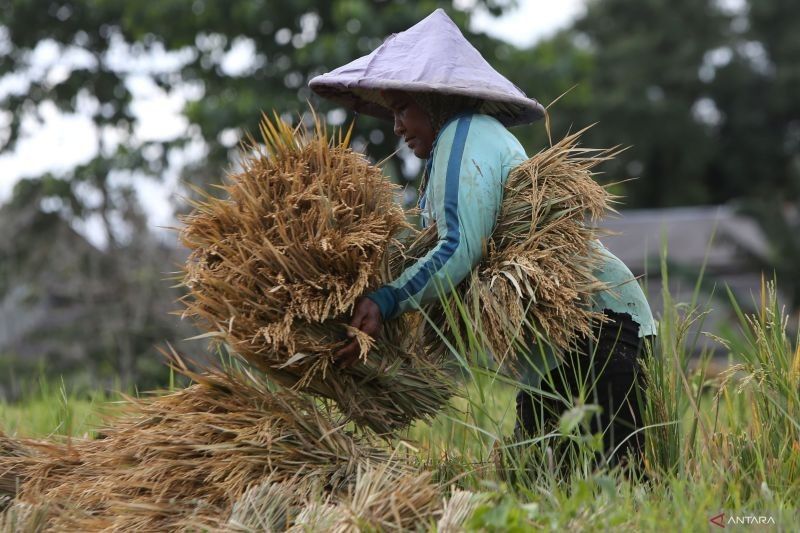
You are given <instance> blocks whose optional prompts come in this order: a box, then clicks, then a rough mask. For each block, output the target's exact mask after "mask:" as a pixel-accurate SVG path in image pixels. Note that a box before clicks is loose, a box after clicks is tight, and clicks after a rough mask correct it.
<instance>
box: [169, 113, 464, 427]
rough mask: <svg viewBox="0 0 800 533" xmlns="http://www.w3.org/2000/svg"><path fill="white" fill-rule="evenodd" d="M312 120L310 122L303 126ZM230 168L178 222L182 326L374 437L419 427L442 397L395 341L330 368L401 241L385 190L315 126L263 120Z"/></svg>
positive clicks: (395, 330)
mask: <svg viewBox="0 0 800 533" xmlns="http://www.w3.org/2000/svg"><path fill="white" fill-rule="evenodd" d="M315 118H316V117H315ZM261 134H262V141H263V144H262V145H258V144H256V143H255V141H253V140H252V139H251V140H250V143H249V145H248V146H247V147H246V150H247V151H246V152H244V154H243V155H244V160H243V162H242V168H241V170H240V171H238V172H234V173H231V174H230V175H229V176H228V180H227V183H225V184H224V185H221V186H220V189H221V192H222V194H221V197H215V196H212V195H211V194H210V193H202V196H203V197H202V199H201V200H198V201H195V202H193V207H194V211H193V212H192V213H191V214H189V215H187V216H186V217H184V218H183V222H184V227H183V229H182V231H181V233H180V237H181V241H182V242H183V244H184V245H186V246H187V247H188V248H189V250H190V251H191V254H190V256H189V259H188V261H187V263H186V266H185V269H184V275H183V284H184V285H185V286H186V287H187V288H188V294H187V296H186V297H185V298H183V303H184V304H185V311H184V312H183V316H185V317H190V318H192V319H193V320H194V321H195V322H197V323H198V324H199V325H200V327H202V328H204V329H205V330H206V331H207V332H208V333H207V334H206V336H208V337H210V338H213V339H214V340H215V341H216V342H224V343H227V344H228V345H229V346H230V347H231V348H232V349H233V350H234V351H235V352H236V353H238V354H239V356H241V357H242V358H243V359H244V360H246V361H247V362H248V363H249V364H251V365H253V366H255V367H256V368H258V369H260V370H261V371H263V372H265V373H267V374H268V375H269V376H270V377H271V378H272V379H274V380H276V381H278V382H279V383H281V384H282V385H284V386H287V387H291V388H294V389H295V390H302V391H306V392H310V393H313V394H317V395H321V396H324V397H327V398H331V399H333V400H335V401H337V402H338V403H339V405H340V407H341V409H342V410H343V411H344V412H345V413H347V414H348V415H350V416H351V417H352V418H353V419H354V420H355V421H356V422H358V423H360V424H362V425H366V426H369V427H371V428H372V429H374V430H375V431H377V432H378V433H387V432H390V431H392V430H394V429H397V428H400V427H404V426H406V425H408V424H409V423H411V422H412V421H413V420H415V419H417V418H430V417H431V416H433V415H434V414H435V413H437V412H438V411H439V409H440V408H441V407H442V406H443V405H444V404H445V403H446V401H447V399H448V398H449V397H450V396H451V394H452V385H451V384H450V381H449V379H447V377H446V376H445V374H444V373H443V372H442V371H441V368H440V366H441V363H440V361H439V360H437V359H436V358H432V357H429V356H428V355H426V354H425V353H424V352H423V351H422V350H421V349H420V347H419V346H417V343H416V342H415V340H414V339H413V338H411V337H410V336H408V335H407V326H406V319H405V318H401V319H399V320H397V321H394V323H388V324H386V325H385V327H384V331H383V333H382V335H381V336H380V337H379V338H377V339H374V340H373V339H370V338H369V337H368V336H366V335H364V334H361V333H360V332H354V333H357V335H356V338H357V339H358V341H359V345H360V346H361V354H360V356H361V360H360V364H357V365H354V366H353V367H352V368H350V369H346V370H345V369H341V368H339V367H336V366H334V364H333V363H334V354H335V352H336V351H337V350H338V349H340V348H342V347H343V346H345V345H346V343H347V342H348V338H347V336H346V333H347V332H348V328H349V326H348V325H347V324H348V322H349V318H350V313H351V311H352V309H353V306H354V305H355V303H356V301H357V300H358V298H359V297H361V296H362V295H364V294H365V293H366V292H368V291H370V290H373V289H376V288H378V287H379V286H381V285H382V284H383V283H385V282H387V281H389V279H388V276H389V271H388V259H389V254H388V251H389V249H390V248H392V247H395V246H396V245H397V244H398V243H397V237H398V236H399V234H400V232H402V231H405V230H408V229H409V226H408V224H407V222H406V220H405V213H404V212H403V210H402V208H401V207H400V206H399V205H397V204H396V203H395V202H394V196H395V194H396V191H397V187H396V186H394V185H392V184H391V183H390V182H389V180H388V179H386V178H385V177H384V176H383V175H382V173H381V170H380V169H379V168H377V167H376V166H374V165H372V164H370V163H369V161H368V160H367V159H366V158H365V157H364V156H363V155H361V154H358V153H355V152H353V151H352V150H351V149H350V148H349V147H348V146H347V143H348V142H349V134H348V135H344V136H343V135H342V134H341V133H340V134H339V135H338V136H333V137H330V138H329V136H328V134H327V133H326V131H325V128H324V126H323V124H322V123H321V121H319V119H316V123H315V128H314V129H313V131H309V130H306V129H303V128H301V127H298V128H292V127H291V126H289V125H288V124H286V123H284V122H282V121H281V120H280V119H278V118H277V116H276V118H275V119H274V120H269V119H267V118H266V117H265V119H264V121H263V122H262V125H261Z"/></svg>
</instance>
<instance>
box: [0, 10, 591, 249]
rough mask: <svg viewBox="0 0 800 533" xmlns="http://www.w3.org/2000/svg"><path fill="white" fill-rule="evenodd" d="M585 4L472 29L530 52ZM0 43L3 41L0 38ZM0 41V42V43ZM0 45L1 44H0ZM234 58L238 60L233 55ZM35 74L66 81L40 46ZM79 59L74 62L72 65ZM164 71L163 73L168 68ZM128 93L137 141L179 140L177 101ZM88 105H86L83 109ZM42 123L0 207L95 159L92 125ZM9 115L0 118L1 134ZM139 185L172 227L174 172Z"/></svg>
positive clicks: (6, 184)
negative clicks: (40, 180) (18, 191)
mask: <svg viewBox="0 0 800 533" xmlns="http://www.w3.org/2000/svg"><path fill="white" fill-rule="evenodd" d="M472 1H474V0H454V5H456V6H464V5H469V4H470V3H471V2H472ZM584 1H585V0H560V1H558V2H553V1H550V0H518V1H517V4H518V7H517V8H516V9H515V10H513V11H510V12H508V13H507V14H505V15H504V16H503V17H501V18H499V19H496V18H494V17H492V16H491V15H489V14H488V13H485V12H484V13H478V14H477V15H476V16H475V17H474V19H473V29H474V30H482V31H485V32H486V33H488V34H490V35H492V36H495V37H497V38H500V39H504V40H506V41H508V42H510V43H512V44H516V45H518V46H523V47H524V46H529V45H531V44H533V43H535V42H536V41H538V40H540V39H542V38H544V37H547V36H549V35H551V34H552V33H554V32H555V31H557V30H558V29H561V28H563V27H565V26H567V25H568V24H569V23H570V22H571V21H572V20H573V19H574V18H575V17H577V16H578V15H579V14H580V13H581V12H582V10H583V9H584ZM0 37H2V36H1V35H0ZM0 41H2V39H1V38H0ZM0 45H2V42H0ZM248 53H251V52H250V51H249V50H247V49H246V47H241V49H240V50H238V51H237V53H234V54H232V55H231V57H228V58H226V59H227V60H228V62H229V63H230V64H232V65H234V64H237V62H238V59H239V58H238V56H240V55H243V54H248ZM237 54H238V55H237ZM34 56H35V60H34V62H35V64H36V65H38V67H37V68H41V69H46V70H44V72H47V76H48V77H49V78H50V77H55V78H57V77H59V76H65V75H66V73H64V72H63V66H60V65H59V64H58V63H59V53H58V49H57V47H55V46H53V47H47V46H43V47H42V46H40V47H39V48H37V50H36V51H35V53H34ZM80 60H81V58H79V57H77V58H76V61H80ZM168 67H169V65H165V67H164V68H168ZM24 85H25V84H24V82H23V81H22V80H20V79H10V80H4V81H0V94H3V93H5V92H6V91H9V90H15V88H16V90H21V88H22V87H24ZM129 87H130V89H131V91H132V92H133V93H134V96H135V101H134V103H133V106H134V110H135V112H136V114H137V115H138V117H139V120H140V124H139V126H138V129H137V132H136V135H137V137H138V138H140V139H142V140H155V139H166V138H170V137H174V136H176V135H177V134H179V133H180V132H181V131H183V129H184V128H185V127H186V120H185V119H184V118H183V117H182V116H181V115H180V111H181V107H182V104H183V99H182V97H181V96H180V95H171V96H170V95H167V94H165V93H164V92H163V91H161V90H160V89H159V88H158V87H156V86H155V85H154V84H153V83H151V82H150V83H148V81H147V79H146V76H139V77H137V76H133V77H132V79H130V80H129ZM87 105H90V104H87ZM40 111H41V113H42V118H43V123H38V122H36V121H28V122H27V123H25V124H23V128H22V129H23V137H22V138H21V139H20V140H19V142H18V143H17V149H16V151H15V152H13V153H9V154H3V155H0V203H2V202H4V201H5V200H7V199H8V197H9V195H10V193H11V190H12V188H13V186H14V184H15V183H16V182H17V181H18V180H19V179H20V178H22V177H27V176H37V175H40V174H42V173H44V172H47V171H53V172H56V173H58V172H59V171H65V170H68V169H70V168H72V167H74V166H75V165H78V164H81V163H85V162H87V161H89V160H90V159H91V158H92V157H94V155H95V154H96V153H97V150H98V146H99V141H98V138H99V135H98V132H97V130H96V129H95V127H94V125H93V123H92V121H91V120H90V119H89V118H87V117H86V116H83V115H81V114H80V113H77V114H73V115H64V114H62V113H60V112H59V111H58V110H56V109H55V106H47V105H45V106H42V107H41V109H40ZM6 120H8V119H7V114H3V113H2V112H0V133H1V132H2V127H3V126H4V122H5V121H6ZM139 181H142V180H137V191H138V194H139V196H140V199H141V201H142V203H143V205H145V207H146V208H147V212H148V215H149V217H150V222H151V224H152V225H153V226H168V225H171V224H173V222H174V221H173V214H172V207H171V205H172V203H171V201H170V199H171V197H172V195H174V194H175V192H176V191H177V187H178V184H177V169H173V170H172V171H171V172H170V173H169V175H168V176H167V178H166V179H165V180H163V182H158V181H155V180H144V181H142V183H141V184H139V183H138V182H139ZM90 224H91V223H90ZM80 229H82V230H83V231H82V232H83V233H85V234H87V236H89V237H90V239H91V240H92V241H94V242H95V244H98V245H102V244H103V243H102V242H100V241H99V239H100V237H99V235H101V234H102V232H100V231H97V228H92V227H86V228H80Z"/></svg>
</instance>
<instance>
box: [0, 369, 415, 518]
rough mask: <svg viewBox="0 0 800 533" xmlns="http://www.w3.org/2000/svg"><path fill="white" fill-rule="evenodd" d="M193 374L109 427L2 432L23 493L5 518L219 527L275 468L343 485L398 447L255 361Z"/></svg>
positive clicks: (13, 478) (6, 483)
mask: <svg viewBox="0 0 800 533" xmlns="http://www.w3.org/2000/svg"><path fill="white" fill-rule="evenodd" d="M187 373H188V371H187ZM189 374H190V375H191V376H192V377H193V378H194V379H195V380H196V381H197V382H198V383H197V384H195V385H192V386H190V387H189V388H186V389H184V390H181V391H178V392H175V393H171V394H167V395H165V396H161V397H157V398H151V399H147V400H133V399H132V400H130V402H129V403H128V405H127V410H128V411H129V412H128V414H127V415H124V416H122V417H121V418H118V419H116V420H115V421H114V423H113V425H111V426H110V427H108V428H107V429H105V430H104V431H103V433H102V434H103V435H104V438H102V439H98V440H74V439H73V440H72V441H71V442H70V443H66V444H57V443H52V442H40V441H26V440H15V439H10V438H6V437H3V438H2V439H0V447H1V449H3V450H4V451H8V452H9V453H8V454H7V455H2V456H0V476H2V480H3V487H5V488H6V489H11V490H9V491H7V492H10V493H11V495H13V496H14V505H13V507H12V508H11V509H10V510H9V511H7V514H6V516H5V517H4V519H5V520H6V521H8V520H11V517H10V515H9V514H8V513H15V514H16V515H17V516H19V517H20V518H19V519H21V518H24V516H28V517H31V516H35V517H37V521H39V522H44V523H46V526H47V528H48V529H51V530H57V531H64V530H69V531H98V530H109V531H111V530H113V531H116V530H119V529H125V530H136V531H165V530H174V529H185V528H188V529H196V528H217V527H222V526H223V525H224V524H225V523H226V522H227V520H228V517H229V516H230V514H231V511H232V509H233V506H234V503H235V502H236V501H237V500H238V499H240V498H241V497H242V496H243V495H245V493H246V492H247V491H248V490H249V489H251V488H252V487H254V486H257V485H259V484H262V483H264V482H265V481H267V480H268V481H270V482H273V483H281V482H290V481H294V480H296V479H298V478H302V479H303V481H304V482H305V483H307V484H310V483H312V482H316V483H318V484H319V485H320V486H322V487H325V489H326V490H328V491H335V490H337V488H339V487H342V490H344V488H345V487H346V486H348V485H349V484H350V483H353V482H354V481H355V480H356V474H357V473H358V472H359V471H360V469H362V468H363V466H361V465H364V464H366V463H373V462H383V463H386V461H387V459H388V455H387V454H386V453H385V452H384V450H383V448H381V447H378V446H374V445H372V444H370V442H369V441H367V440H365V439H364V438H363V437H357V436H355V435H353V434H351V433H348V432H346V431H344V430H342V428H341V427H340V423H341V421H339V422H337V421H336V418H335V417H333V416H331V414H330V413H327V412H324V411H321V410H320V409H319V408H318V407H317V406H316V405H315V402H314V401H313V400H311V399H310V398H308V397H303V396H299V395H297V394H295V393H291V392H290V391H286V390H284V391H281V392H272V391H270V388H269V386H268V384H267V383H266V382H265V381H263V379H261V378H258V377H257V376H256V375H254V374H249V373H246V372H240V371H233V370H228V371H225V372H221V371H218V372H214V373H210V374H205V375H197V374H191V373H189ZM387 464H388V463H387ZM387 468H388V469H389V471H390V473H392V474H393V475H394V474H399V471H398V469H401V466H400V465H399V464H398V463H396V462H394V463H391V464H388V466H387ZM36 511H38V514H37V512H36ZM43 514H44V515H45V516H46V518H45V519H42V518H41V515H43ZM23 515H24V516H23Z"/></svg>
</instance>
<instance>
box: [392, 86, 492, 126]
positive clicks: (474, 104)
mask: <svg viewBox="0 0 800 533" xmlns="http://www.w3.org/2000/svg"><path fill="white" fill-rule="evenodd" d="M408 96H409V97H410V98H411V99H412V100H414V102H416V104H417V105H418V106H420V107H421V108H422V110H423V111H425V114H426V115H428V118H429V119H430V121H431V126H432V127H433V134H434V136H435V135H438V134H439V130H441V129H442V126H444V125H445V123H446V122H447V121H448V120H449V119H450V118H452V117H453V116H455V115H457V114H459V113H462V112H465V111H475V110H477V109H478V107H479V106H480V99H478V98H474V97H471V96H461V95H447V96H444V95H441V94H436V93H419V92H409V93H408Z"/></svg>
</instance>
